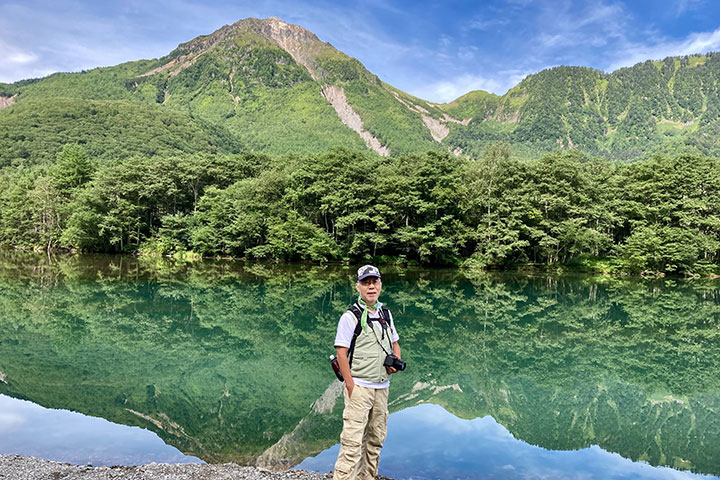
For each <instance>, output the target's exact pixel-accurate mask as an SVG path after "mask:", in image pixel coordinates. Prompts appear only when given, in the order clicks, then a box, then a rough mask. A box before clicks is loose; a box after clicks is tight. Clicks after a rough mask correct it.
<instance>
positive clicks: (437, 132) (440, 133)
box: [392, 92, 470, 143]
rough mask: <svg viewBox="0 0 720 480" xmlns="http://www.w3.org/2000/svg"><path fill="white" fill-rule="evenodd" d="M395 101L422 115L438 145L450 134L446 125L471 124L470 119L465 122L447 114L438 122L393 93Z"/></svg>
mask: <svg viewBox="0 0 720 480" xmlns="http://www.w3.org/2000/svg"><path fill="white" fill-rule="evenodd" d="M392 94H393V96H394V97H395V99H396V100H397V101H398V102H400V103H402V104H403V105H405V107H406V108H407V109H408V110H410V111H411V112H414V113H417V114H419V115H420V118H422V121H423V124H425V126H426V127H427V129H428V130H430V135H431V136H432V138H433V140H435V141H436V142H438V143H442V141H443V140H444V139H445V137H447V136H448V135H449V134H450V128H449V127H448V126H447V125H446V124H447V123H449V122H453V123H459V124H461V125H467V124H468V123H470V119H469V118H467V119H465V120H458V119H456V118H453V117H451V116H450V115H448V114H447V113H444V114H443V118H442V119H441V120H438V119H436V118H433V117H431V116H430V115H429V114H430V112H429V111H428V110H427V109H425V108H423V107H421V106H420V105H414V104H412V103H410V102H408V101H407V100H403V99H402V98H400V95H398V94H397V92H392ZM443 122H444V123H443Z"/></svg>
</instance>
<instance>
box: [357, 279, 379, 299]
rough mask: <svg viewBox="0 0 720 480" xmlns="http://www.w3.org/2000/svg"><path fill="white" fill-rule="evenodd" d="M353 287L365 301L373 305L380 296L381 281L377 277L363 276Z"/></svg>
mask: <svg viewBox="0 0 720 480" xmlns="http://www.w3.org/2000/svg"><path fill="white" fill-rule="evenodd" d="M355 289H356V290H357V291H358V293H359V294H360V296H361V297H362V299H363V301H364V302H365V303H367V304H368V305H374V304H375V302H377V299H378V298H379V297H380V291H381V290H382V281H380V278H378V277H365V278H363V279H362V280H360V281H359V282H357V283H356V284H355Z"/></svg>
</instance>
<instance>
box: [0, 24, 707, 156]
mask: <svg viewBox="0 0 720 480" xmlns="http://www.w3.org/2000/svg"><path fill="white" fill-rule="evenodd" d="M719 66H720V56H718V55H717V54H708V55H705V56H690V57H683V58H667V59H665V60H664V61H661V62H652V61H648V62H645V63H642V64H638V65H635V66H633V67H630V68H624V69H620V70H618V71H616V72H613V73H609V74H608V73H604V72H600V71H598V70H593V69H590V68H584V67H556V68H552V69H548V70H543V71H541V72H539V73H537V74H534V75H530V76H528V77H527V78H525V79H524V80H523V81H522V82H521V83H520V84H518V85H517V86H515V87H514V88H512V89H511V90H510V91H508V92H507V93H506V94H505V95H503V96H497V95H493V94H490V93H487V92H481V91H476V92H470V93H468V94H466V95H464V96H462V97H460V98H458V99H457V100H455V101H453V102H451V103H448V104H441V105H440V104H433V103H430V102H427V101H424V100H421V99H418V98H416V97H413V96H411V95H409V94H407V93H405V92H403V91H401V90H399V89H397V88H394V87H393V86H391V85H388V84H386V83H384V82H382V81H381V80H380V79H379V78H378V77H377V76H376V75H374V74H373V73H372V72H370V71H368V70H367V69H366V68H365V67H364V66H363V65H362V64H361V63H360V62H359V61H358V60H356V59H354V58H352V57H349V56H347V55H345V54H344V53H342V52H340V51H339V50H337V49H335V48H334V47H333V46H332V45H330V44H329V43H326V42H323V41H321V40H320V39H318V37H317V36H316V35H315V34H313V33H311V32H309V31H308V30H305V29H304V28H302V27H300V26H297V25H291V24H288V23H286V22H284V21H282V20H280V19H278V18H274V17H271V18H268V19H264V20H260V19H254V18H249V19H244V20H240V21H238V22H236V23H234V24H232V25H226V26H223V27H222V28H220V29H218V30H217V31H215V32H213V33H212V34H210V35H203V36H200V37H197V38H195V39H193V40H191V41H189V42H186V43H183V44H180V45H179V46H178V47H177V48H176V49H175V50H173V51H172V52H170V53H169V54H168V55H166V56H164V57H162V58H159V59H153V60H139V61H134V62H128V63H124V64H121V65H117V66H114V67H107V68H97V69H93V70H90V71H84V72H79V73H58V74H53V75H50V76H48V77H45V78H42V79H34V80H24V81H20V82H16V83H13V84H0V166H2V165H9V164H17V165H21V164H36V163H46V162H48V161H52V159H53V158H54V157H55V155H56V154H57V152H58V151H59V150H60V149H61V147H62V145H64V144H66V143H81V144H83V145H84V146H85V148H86V150H87V151H88V152H89V153H90V154H91V155H92V156H93V157H94V158H97V159H99V160H101V161H111V160H113V159H118V158H123V157H128V156H132V155H145V156H153V155H174V154H177V153H181V152H186V153H197V152H208V153H229V154H232V153H238V152H241V151H245V152H247V151H254V152H264V153H269V154H276V155H277V154H287V153H298V154H307V153H317V152H325V151H327V150H329V149H331V148H333V147H337V146H344V147H348V148H351V149H370V150H373V151H375V152H377V153H378V154H380V155H384V156H386V155H404V154H408V153H413V152H421V151H427V150H437V151H452V152H454V153H455V154H460V153H466V154H468V155H470V156H473V157H477V156H480V155H482V152H483V150H484V148H485V147H486V146H487V145H488V144H490V143H493V142H496V141H499V140H508V141H510V142H511V143H512V144H513V146H514V151H515V153H516V154H520V155H521V156H535V155H537V154H539V153H541V152H544V151H551V150H556V149H558V148H577V149H582V150H585V151H588V152H590V153H592V154H598V155H602V156H606V157H610V158H619V159H630V158H635V157H638V156H642V155H645V154H647V153H648V152H654V151H664V150H672V151H676V150H678V149H680V150H682V149H688V148H689V149H695V150H700V151H701V152H702V153H705V154H709V155H715V154H718V153H720V146H718V144H717V140H716V138H717V135H716V133H718V132H717V131H718V129H719V126H718V125H719V124H718V122H717V120H718V117H719V116H720V96H719V95H718V80H720V67H719Z"/></svg>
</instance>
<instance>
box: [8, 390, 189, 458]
mask: <svg viewBox="0 0 720 480" xmlns="http://www.w3.org/2000/svg"><path fill="white" fill-rule="evenodd" d="M0 453H14V454H19V455H26V456H30V457H39V458H45V459H47V460H55V461H58V462H68V463H74V464H77V465H86V464H88V463H92V464H93V465H95V466H100V465H106V466H112V465H141V464H146V463H150V462H157V463H198V462H202V460H200V459H199V458H195V457H191V456H188V455H183V454H182V452H180V451H179V450H178V449H177V448H175V447H172V446H170V445H166V444H165V443H164V442H163V441H162V440H161V439H160V437H158V436H157V435H156V434H155V433H153V432H151V431H149V430H145V429H142V428H138V427H128V426H125V425H117V424H115V423H111V422H108V421H107V420H104V419H102V418H95V417H89V416H87V415H82V414H80V413H76V412H69V411H67V410H52V409H48V408H43V407H41V406H39V405H35V404H34V403H32V402H28V401H26V400H18V399H15V398H10V397H7V396H5V395H0Z"/></svg>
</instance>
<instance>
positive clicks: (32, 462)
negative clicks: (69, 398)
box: [0, 455, 385, 480]
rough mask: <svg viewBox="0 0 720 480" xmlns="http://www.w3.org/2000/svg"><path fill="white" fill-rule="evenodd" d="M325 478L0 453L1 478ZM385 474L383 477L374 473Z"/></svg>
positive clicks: (233, 467)
mask: <svg viewBox="0 0 720 480" xmlns="http://www.w3.org/2000/svg"><path fill="white" fill-rule="evenodd" d="M60 478H61V479H63V480H108V479H122V480H151V479H152V480H187V479H192V480H231V479H232V480H328V479H330V478H332V475H331V474H330V473H327V474H321V473H314V472H306V471H304V470H293V471H288V472H268V471H264V470H259V469H257V468H256V467H245V466H241V465H237V464H235V463H224V464H222V465H211V464H207V463H181V464H167V463H151V464H148V465H138V466H133V467H127V466H117V467H93V466H89V465H88V466H81V465H71V464H69V463H60V462H51V461H49V460H41V459H39V458H32V457H24V456H22V455H0V479H2V480H48V479H60ZM378 478H383V479H384V478H385V477H378Z"/></svg>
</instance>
